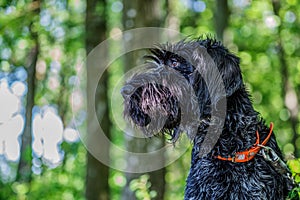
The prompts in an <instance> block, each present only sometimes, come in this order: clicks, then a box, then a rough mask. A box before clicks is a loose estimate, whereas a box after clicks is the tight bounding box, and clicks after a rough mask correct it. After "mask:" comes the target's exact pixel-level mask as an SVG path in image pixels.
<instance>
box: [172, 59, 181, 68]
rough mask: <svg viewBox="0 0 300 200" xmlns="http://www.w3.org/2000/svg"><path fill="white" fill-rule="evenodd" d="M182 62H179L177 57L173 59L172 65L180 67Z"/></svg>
mask: <svg viewBox="0 0 300 200" xmlns="http://www.w3.org/2000/svg"><path fill="white" fill-rule="evenodd" d="M179 65H180V62H178V61H177V60H176V59H172V60H171V67H174V68H175V67H179Z"/></svg>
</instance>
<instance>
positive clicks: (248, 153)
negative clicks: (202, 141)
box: [216, 122, 273, 163]
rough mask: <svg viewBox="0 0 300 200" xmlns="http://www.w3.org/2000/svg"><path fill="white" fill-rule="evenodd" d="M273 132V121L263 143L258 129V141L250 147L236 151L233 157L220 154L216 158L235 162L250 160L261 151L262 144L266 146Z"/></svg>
mask: <svg viewBox="0 0 300 200" xmlns="http://www.w3.org/2000/svg"><path fill="white" fill-rule="evenodd" d="M272 132H273V123H272V122H271V124H270V132H269V134H268V136H267V137H266V138H265V140H264V141H263V142H262V143H259V133H258V131H256V137H257V138H256V142H255V144H254V145H253V146H252V147H251V148H250V149H247V150H245V151H242V152H236V153H235V154H234V156H233V157H227V158H224V157H222V156H220V155H218V156H216V158H218V159H219V160H226V161H231V162H235V163H241V162H248V161H249V160H252V159H253V158H254V156H255V155H256V154H257V153H258V152H259V151H260V149H261V147H262V146H265V144H266V143H267V142H268V141H269V139H270V137H271V134H272Z"/></svg>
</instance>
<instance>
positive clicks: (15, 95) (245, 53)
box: [0, 0, 300, 200]
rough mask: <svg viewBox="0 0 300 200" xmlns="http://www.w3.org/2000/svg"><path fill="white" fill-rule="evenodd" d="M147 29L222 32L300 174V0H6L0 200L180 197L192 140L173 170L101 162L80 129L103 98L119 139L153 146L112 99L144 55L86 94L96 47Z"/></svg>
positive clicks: (132, 57) (0, 7) (0, 16)
mask: <svg viewBox="0 0 300 200" xmlns="http://www.w3.org/2000/svg"><path fill="white" fill-rule="evenodd" d="M139 27H162V28H168V29H172V30H175V31H178V32H180V33H182V34H184V35H186V36H187V37H192V38H197V37H199V36H201V35H203V34H204V35H205V34H209V35H213V36H215V37H216V38H218V39H220V40H221V41H222V42H223V43H224V45H225V46H227V47H228V48H229V49H230V51H232V52H234V53H235V54H236V55H238V56H239V57H241V68H242V72H243V77H244V80H245V83H246V86H247V88H248V90H249V93H250V94H251V95H252V99H253V104H254V107H255V108H256V110H258V111H259V112H260V113H261V115H262V116H263V117H264V119H265V120H266V123H270V122H274V124H275V134H276V137H277V140H278V143H279V145H280V148H281V149H282V151H283V153H284V155H285V157H286V159H287V160H288V164H289V167H290V168H291V170H292V172H293V175H294V177H295V180H296V181H298V182H299V180H300V176H299V173H300V160H299V159H298V158H299V156H300V135H299V134H300V125H299V117H300V113H299V103H300V92H299V91H300V60H299V56H300V37H299V36H300V35H299V33H300V2H299V0H286V1H280V0H263V1H261V0H252V1H251V0H207V1H204V0H203V1H202V0H179V1H171V0H164V1H159V0H146V1H141V0H123V1H117V0H86V1H80V0H49V1H40V0H32V1H29V0H1V1H0V199H3V200H12V199H18V200H19V199H20V200H21V199H22V200H23V199H39V200H42V199H68V200H72V199H76V200H77V199H91V200H92V199H93V200H94V199H95V200H100V199H101V200H102V199H116V200H117V199H125V200H127V199H130V200H132V199H172V200H176V199H183V192H184V187H185V179H186V177H187V174H188V170H189V166H190V151H191V144H189V146H188V147H187V149H186V151H185V153H184V154H183V155H182V156H180V158H179V159H177V160H175V161H174V162H172V163H171V164H169V165H167V166H166V167H165V168H163V169H160V170H157V171H154V172H149V173H140V174H137V173H124V172H123V171H122V170H118V169H115V168H111V167H109V166H106V165H105V164H103V163H102V162H99V160H97V159H95V158H94V157H93V155H91V154H90V152H88V151H87V150H86V147H85V145H84V142H83V141H82V140H81V138H82V137H80V136H82V135H85V134H87V133H88V134H93V133H94V134H97V132H99V130H97V129H94V128H93V127H92V126H91V125H90V124H91V118H90V117H91V116H90V115H89V111H88V110H87V106H86V104H89V103H90V102H92V101H94V102H95V110H96V113H97V116H98V120H99V122H100V124H101V128H102V129H103V131H104V132H105V134H106V136H107V137H108V138H109V139H110V141H111V142H112V143H113V144H115V145H117V146H119V147H120V148H123V149H126V150H128V151H135V152H139V151H140V150H141V149H143V148H145V147H144V146H143V147H141V145H139V143H136V142H132V141H131V140H130V139H128V137H125V134H124V132H123V130H122V129H121V128H120V127H119V124H118V120H119V118H122V99H121V98H120V99H112V96H113V95H112V94H113V92H114V90H115V87H116V83H118V82H119V81H120V79H122V77H123V75H124V73H126V72H127V71H128V70H130V69H131V68H132V67H134V66H136V65H137V63H136V60H137V55H136V53H134V52H133V53H129V54H128V55H126V56H124V57H121V58H120V59H117V60H115V61H114V62H113V63H112V64H111V66H109V67H108V69H107V70H106V72H105V73H104V74H103V76H102V77H101V80H100V81H99V82H98V83H97V85H98V86H97V90H96V92H95V94H94V95H93V96H92V97H91V96H90V95H89V94H87V91H86V87H87V86H89V84H91V83H89V81H88V79H87V77H88V76H89V75H90V74H92V73H93V71H89V70H90V69H89V68H88V67H86V66H85V60H86V57H87V55H88V54H89V53H90V52H91V51H92V50H93V49H94V48H95V47H96V46H97V45H98V44H100V43H101V42H103V41H105V40H106V39H107V38H110V37H112V38H113V37H114V36H115V35H118V34H119V35H120V34H122V32H123V31H125V30H131V29H134V28H139ZM145 39H147V38H145ZM165 42H167V41H165ZM118 48H126V47H120V46H114V45H112V46H109V48H108V49H107V54H108V55H109V54H114V53H115V52H118V51H119V49H118ZM111 102H113V103H111ZM112 107H113V108H114V110H115V111H114V112H115V113H118V116H117V117H116V115H115V114H114V113H113V112H112V110H113V109H112ZM99 116H102V117H99ZM88 134H87V135H88ZM147 142H149V141H148V140H147ZM161 142H162V143H163V144H164V143H165V142H167V141H161ZM99 144H101V143H99ZM156 145H157V144H156ZM158 145H162V144H158ZM158 148H159V146H158ZM102 149H104V150H103V154H104V156H106V157H107V159H110V162H111V163H113V165H115V166H116V165H122V163H124V162H125V161H124V159H126V158H124V157H123V158H119V157H121V156H120V155H119V157H118V155H117V156H116V157H117V158H119V159H114V158H115V157H114V156H112V155H113V154H114V152H111V151H109V150H110V146H109V145H108V146H102ZM122 159H123V160H122ZM127 164H128V163H127ZM129 165H130V163H129ZM129 167H130V166H129ZM297 191H298V189H296V193H295V194H297Z"/></svg>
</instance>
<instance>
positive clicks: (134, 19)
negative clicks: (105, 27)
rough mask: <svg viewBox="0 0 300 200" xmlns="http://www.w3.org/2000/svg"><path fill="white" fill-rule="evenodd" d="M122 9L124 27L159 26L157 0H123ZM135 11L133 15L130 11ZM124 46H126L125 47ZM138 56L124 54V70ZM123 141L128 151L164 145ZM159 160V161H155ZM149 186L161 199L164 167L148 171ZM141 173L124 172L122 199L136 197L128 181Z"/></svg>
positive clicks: (159, 2)
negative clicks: (124, 181) (124, 182)
mask: <svg viewBox="0 0 300 200" xmlns="http://www.w3.org/2000/svg"><path fill="white" fill-rule="evenodd" d="M123 5H124V10H123V27H124V29H127V30H128V29H131V28H138V27H159V26H161V23H162V20H161V18H162V13H161V9H162V4H161V1H159V0H148V1H140V0H123ZM130 12H131V13H134V12H136V14H135V15H131V13H130ZM125 48H126V47H125ZM139 59H140V57H139V56H138V55H137V54H136V53H135V52H133V53H129V54H127V55H126V56H125V59H124V66H125V71H128V70H129V69H131V68H133V67H135V66H136V64H137V63H136V61H137V60H139ZM125 140H126V141H125V143H126V148H127V151H129V152H147V149H149V146H151V147H154V148H153V149H160V148H161V147H163V146H164V140H163V139H161V140H160V141H159V142H158V143H157V141H156V143H154V141H151V140H145V139H141V138H134V137H130V136H127V137H125ZM164 159H165V158H164V155H163V154H162V155H161V158H160V159H159V160H161V161H162V162H164ZM157 162H159V161H157ZM128 164H129V165H132V166H128V169H134V167H135V166H134V164H132V163H128ZM148 174H149V176H150V179H149V180H150V182H151V188H150V190H155V191H156V192H157V196H156V197H155V198H154V199H163V197H164V192H165V168H163V169H160V170H157V171H153V172H149V173H148ZM141 175H142V174H139V173H126V174H125V176H126V180H127V182H126V186H125V187H124V189H123V194H122V199H123V200H129V199H130V200H134V199H136V196H135V193H134V191H132V190H131V189H130V182H131V181H132V180H133V179H137V178H139V177H140V176H141Z"/></svg>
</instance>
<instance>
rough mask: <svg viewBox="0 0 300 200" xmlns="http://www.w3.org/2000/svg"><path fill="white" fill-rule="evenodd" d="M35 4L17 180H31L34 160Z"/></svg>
mask: <svg viewBox="0 0 300 200" xmlns="http://www.w3.org/2000/svg"><path fill="white" fill-rule="evenodd" d="M32 3H33V4H37V8H36V9H35V10H34V11H33V15H32V19H34V20H33V21H32V22H31V24H30V25H29V31H30V36H31V38H32V40H33V47H32V49H31V52H30V55H29V56H28V58H29V60H28V63H29V64H28V68H27V97H26V113H25V128H24V132H23V135H22V140H21V155H20V162H19V165H18V173H17V180H18V181H21V182H27V183H30V182H31V174H32V172H31V161H32V147H31V143H32V108H33V106H34V96H35V80H36V79H35V74H36V63H37V60H38V55H39V41H38V33H37V30H36V27H34V26H35V23H39V15H40V3H41V2H40V1H39V0H34V1H33V2H32Z"/></svg>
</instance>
